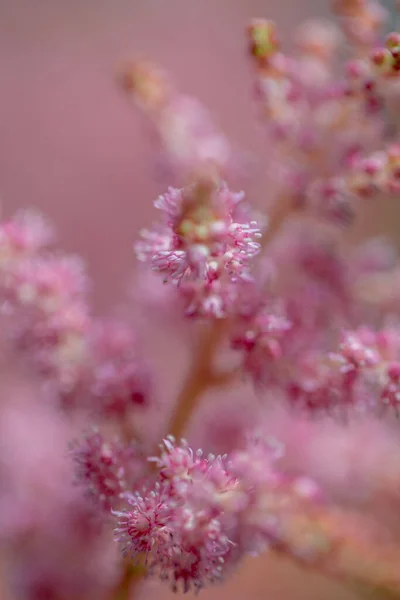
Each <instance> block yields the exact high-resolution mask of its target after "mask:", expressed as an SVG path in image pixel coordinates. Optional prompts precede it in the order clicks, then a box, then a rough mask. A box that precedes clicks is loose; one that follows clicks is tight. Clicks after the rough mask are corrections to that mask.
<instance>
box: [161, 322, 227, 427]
mask: <svg viewBox="0 0 400 600" xmlns="http://www.w3.org/2000/svg"><path fill="white" fill-rule="evenodd" d="M226 322H227V321H226V319H218V320H216V321H213V322H212V323H211V325H210V326H207V328H206V330H205V331H204V333H203V337H202V339H201V340H200V342H199V344H198V346H197V348H196V352H195V355H194V357H193V363H192V367H191V368H190V371H189V373H188V376H187V378H186V381H185V382H184V384H183V387H182V390H181V392H180V394H179V396H178V399H177V402H176V406H175V409H174V411H173V413H172V417H171V420H170V423H169V426H168V433H170V434H171V435H173V436H174V437H176V438H179V437H180V436H181V435H182V433H183V430H184V428H185V426H186V424H187V423H188V421H189V420H190V417H191V415H192V413H193V411H194V409H195V407H196V405H197V401H198V398H199V397H200V395H201V394H202V393H203V392H204V391H205V390H206V389H207V388H208V387H212V386H213V385H214V374H213V371H212V359H213V355H214V351H215V349H216V348H217V346H218V344H219V342H220V341H221V338H222V335H223V333H224V331H225V328H226Z"/></svg>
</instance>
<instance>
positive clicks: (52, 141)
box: [0, 0, 399, 600]
mask: <svg viewBox="0 0 400 600" xmlns="http://www.w3.org/2000/svg"><path fill="white" fill-rule="evenodd" d="M327 14H328V0H0V99H1V100H0V106H1V109H0V196H1V204H2V211H3V214H6V215H8V214H11V213H12V212H13V211H14V210H15V209H16V208H20V207H31V206H33V207H37V208H39V209H40V210H42V211H44V212H45V213H46V214H47V215H48V216H49V217H50V218H51V219H52V220H53V221H54V223H55V224H56V226H57V229H58V231H59V234H60V244H61V245H62V246H63V248H65V250H67V251H69V252H74V253H79V254H81V255H82V256H83V257H84V259H85V261H86V262H87V265H88V270H89V273H90V277H91V279H92V281H93V302H94V307H95V310H96V311H98V312H101V313H103V312H107V311H110V310H114V309H113V307H115V306H117V307H118V306H124V309H123V310H126V306H127V305H129V302H128V300H127V299H129V295H130V294H131V293H132V281H133V273H134V268H135V263H134V256H133V252H132V244H133V242H134V240H135V238H136V236H137V231H138V229H139V228H140V227H142V226H143V225H145V224H147V223H149V222H150V220H151V219H152V215H153V208H152V201H153V199H154V198H155V196H156V195H157V194H158V193H160V192H161V191H163V189H164V188H165V182H163V181H161V180H160V178H159V177H158V176H157V169H156V159H157V153H155V148H154V145H153V142H152V138H151V135H150V132H149V129H148V125H147V123H146V122H145V120H143V118H142V116H141V115H140V114H139V113H138V112H137V111H136V110H135V108H134V107H133V106H132V104H131V103H130V102H129V101H128V100H127V98H126V97H124V95H123V94H122V93H121V91H120V90H119V89H118V86H117V85H116V80H115V73H116V69H117V67H118V65H119V63H120V62H121V61H123V60H125V59H129V58H132V57H136V56H138V55H139V56H144V57H147V58H150V59H152V60H155V61H158V62H160V63H162V64H163V65H164V66H165V67H166V68H167V69H168V70H169V71H170V73H171V76H172V77H173V79H174V80H175V82H176V84H177V85H178V87H180V88H181V89H182V90H183V91H185V92H187V93H189V94H192V95H194V96H197V97H198V98H199V99H200V100H201V101H202V102H203V103H204V104H205V105H206V106H208V107H209V108H210V109H211V110H212V112H213V114H214V116H215V119H216V122H217V123H218V124H219V125H220V126H221V128H222V129H223V130H224V131H225V132H226V133H227V134H228V135H229V136H230V138H231V139H232V141H233V143H234V144H235V146H236V147H237V148H239V149H240V151H241V152H243V156H246V157H247V158H249V164H250V177H249V178H248V180H246V191H247V194H248V197H249V199H250V200H251V201H252V202H254V203H258V204H259V205H260V206H262V205H263V203H264V202H265V200H266V196H267V194H268V190H267V188H266V185H265V184H266V177H265V168H264V167H265V165H266V163H267V161H268V148H267V147H265V144H264V141H263V136H262V132H261V131H260V129H259V125H258V124H257V120H256V118H255V112H256V111H255V108H254V106H253V103H252V97H251V81H252V75H251V72H250V69H249V65H248V62H247V58H246V45H245V35H244V28H245V25H246V23H247V22H248V20H249V18H251V17H254V16H265V17H269V18H272V19H275V20H277V21H278V22H279V27H280V30H281V37H282V38H283V39H284V38H286V39H287V40H288V43H289V44H290V35H291V31H292V30H293V27H294V26H295V24H296V23H298V22H299V21H300V20H302V19H305V18H308V17H311V16H312V17H315V16H322V17H325V16H326V15H327ZM247 158H246V159H247ZM398 214H399V213H398V211H397V212H396V208H395V207H393V206H390V205H389V204H387V203H384V201H383V203H382V204H380V205H379V206H373V207H370V208H368V209H367V210H366V213H365V217H364V219H363V221H362V222H361V224H360V225H359V230H358V232H356V235H358V236H360V235H365V233H366V232H367V231H371V232H375V233H380V232H384V231H387V232H389V233H390V234H391V235H392V236H394V237H399V233H398V231H397V229H398V218H397V217H398ZM139 314H140V317H141V318H142V319H143V320H145V318H146V315H145V314H143V311H141V312H140V313H139ZM157 329H158V333H157V332H153V333H152V334H151V335H150V336H149V337H151V338H152V340H153V343H150V346H151V347H152V349H153V350H154V360H155V362H156V364H157V368H158V369H160V373H162V375H160V377H161V381H162V393H163V394H165V395H167V396H168V395H172V394H173V393H174V389H175V387H174V386H176V382H177V381H179V374H180V373H181V372H182V370H183V369H184V368H185V354H186V353H185V349H184V346H183V345H182V342H181V341H179V340H178V339H176V340H175V339H174V336H173V331H172V330H171V328H169V329H168V328H167V329H166V330H164V331H162V332H161V334H160V333H159V327H157ZM154 340H156V343H154ZM237 393H244V392H243V390H242V391H240V392H237ZM88 560H90V557H88ZM141 595H142V596H143V598H152V599H153V598H154V599H158V598H160V599H162V598H167V597H168V596H169V592H168V590H165V589H164V588H161V587H160V586H159V585H157V584H155V583H149V584H146V585H145V586H143V588H142V591H141ZM202 597H203V598H204V600H208V599H211V598H220V599H224V598H229V599H230V600H236V599H237V600H239V599H242V598H243V599H244V598H249V599H254V600H257V599H260V600H261V599H263V598H269V599H271V600H281V599H282V600H285V599H287V600H292V599H293V600H303V599H304V600H306V599H307V600H314V599H315V600H317V599H322V598H323V599H326V600H330V599H332V600H334V599H335V600H336V599H343V600H346V599H350V598H352V597H353V596H352V595H351V594H350V592H348V591H345V590H344V589H342V588H341V587H340V586H338V585H334V584H332V583H329V582H327V581H325V580H324V579H323V578H320V577H318V576H317V575H315V574H312V573H304V572H301V571H299V570H297V569H296V568H294V567H293V566H292V565H290V564H288V563H286V562H285V561H281V560H276V559H270V558H267V559H266V558H261V559H258V560H252V561H248V564H247V565H246V566H245V567H244V568H243V570H242V571H241V572H240V573H238V574H237V575H236V576H235V577H234V578H233V579H232V580H231V581H230V582H229V583H227V584H226V586H224V587H222V588H216V589H215V590H211V591H207V592H203V594H202Z"/></svg>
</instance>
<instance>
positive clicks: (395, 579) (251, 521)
mask: <svg viewBox="0 0 400 600" xmlns="http://www.w3.org/2000/svg"><path fill="white" fill-rule="evenodd" d="M334 11H335V12H336V15H337V17H338V25H335V23H333V22H331V21H329V22H319V21H310V22H307V23H305V24H302V25H301V26H300V27H299V28H298V31H297V32H296V33H295V34H294V36H293V42H294V52H293V54H292V55H289V54H287V53H285V52H284V51H283V50H282V48H281V44H280V42H279V40H278V34H277V28H276V26H275V24H274V23H272V22H271V21H268V20H264V19H255V20H254V21H252V23H250V25H249V27H248V30H247V34H248V41H249V54H250V56H251V60H252V64H253V68H254V76H255V77H254V78H255V89H254V91H255V98H256V101H257V105H258V107H259V112H260V117H261V121H262V127H263V131H264V132H265V137H266V155H267V161H268V162H267V174H268V176H269V186H268V190H267V201H268V205H267V206H266V207H261V206H258V207H257V210H256V209H255V208H254V209H253V208H251V207H250V206H249V205H248V204H247V203H246V202H245V194H244V193H243V192H240V193H236V192H233V191H231V188H230V186H231V181H232V178H231V175H232V174H233V173H235V160H234V154H235V153H234V152H233V150H232V148H231V146H230V144H229V143H228V141H227V138H226V137H225V135H224V134H222V133H221V132H220V131H219V130H218V128H216V127H215V126H214V124H213V123H212V120H211V119H210V117H209V115H208V113H207V112H206V111H205V110H204V109H203V108H202V107H201V105H200V104H199V103H198V102H197V100H194V99H192V98H189V97H187V96H183V95H181V94H180V93H179V92H178V91H177V90H176V89H175V88H174V86H173V84H172V82H171V81H170V80H169V78H168V77H167V75H166V74H165V73H164V72H163V71H161V70H160V69H159V68H158V67H156V66H154V65H152V64H150V63H147V62H143V61H139V62H134V63H132V64H131V65H129V66H128V67H127V69H126V71H125V72H124V73H123V74H122V76H121V83H122V84H123V87H124V89H125V91H126V92H128V93H129V94H130V95H131V97H132V98H133V99H134V100H135V101H136V103H137V104H138V105H139V106H140V107H141V108H142V109H143V110H144V112H145V113H146V114H147V116H148V117H149V118H150V120H151V122H152V124H153V125H154V128H155V131H156V133H157V135H158V138H159V141H160V143H161V146H162V150H163V152H164V153H165V155H166V163H165V164H167V165H168V167H169V169H168V172H169V173H170V174H171V182H173V185H174V187H169V188H168V189H167V191H166V192H165V193H164V194H162V195H160V196H159V197H158V198H157V200H156V201H155V203H154V206H155V208H156V209H157V210H158V211H159V214H160V215H161V218H160V221H159V222H157V223H155V224H154V225H151V226H149V228H147V229H143V230H142V231H141V237H140V240H139V241H137V243H136V244H135V251H136V256H137V258H138V260H139V261H141V262H143V263H144V268H148V270H149V271H153V272H154V273H155V276H160V281H163V282H164V283H165V284H166V286H167V287H166V290H167V291H168V290H169V289H171V290H172V294H175V295H172V296H171V298H172V299H173V300H172V301H166V298H167V294H166V293H165V294H161V293H160V292H159V288H157V289H156V291H154V290H153V292H152V291H151V290H150V291H149V287H150V284H149V283H148V281H147V280H146V284H145V285H142V287H140V285H139V286H137V288H135V289H136V292H137V290H138V289H141V290H142V291H141V293H142V295H143V296H144V297H143V298H142V301H143V303H146V301H147V297H146V294H147V293H149V294H150V295H151V294H152V296H151V308H152V310H154V308H156V309H157V303H158V302H159V303H160V304H161V303H163V310H162V311H161V310H160V311H159V321H162V319H164V320H167V319H169V318H171V322H172V323H174V324H175V323H177V322H179V321H180V322H183V321H184V318H186V317H188V319H186V321H187V323H188V326H187V327H188V329H189V330H190V331H193V335H192V337H190V336H188V337H187V339H185V353H186V354H187V355H188V356H189V358H190V361H189V366H188V368H187V373H184V375H183V382H182V386H181V390H180V392H179V393H178V396H177V399H176V401H175V402H173V403H171V404H169V405H167V402H166V403H164V404H162V403H161V402H157V400H158V399H157V398H154V397H155V396H156V395H157V394H156V390H157V386H153V380H154V379H155V374H153V373H152V372H151V371H150V369H149V366H148V363H147V360H146V359H145V358H144V357H143V350H142V347H141V345H140V343H139V341H138V339H137V336H136V332H135V326H133V327H132V326H131V325H130V324H129V323H128V322H125V321H124V320H115V319H107V318H106V317H94V316H93V314H92V312H91V309H90V302H89V301H90V295H89V285H88V278H87V276H86V273H85V269H84V266H83V263H82V261H81V260H80V259H77V258H76V257H74V256H67V255H64V254H61V253H59V252H57V251H56V250H55V249H54V246H53V241H54V240H53V234H52V230H51V228H50V227H49V226H48V225H47V223H46V222H45V221H44V220H43V219H42V218H41V217H39V216H38V215H36V214H34V213H28V212H26V213H19V214H17V215H16V216H15V217H14V218H13V219H11V220H9V221H4V222H2V223H1V224H0V317H1V320H2V325H3V332H4V336H3V337H4V340H3V341H4V354H5V355H6V356H7V357H8V360H9V363H11V364H12V366H13V367H15V368H16V370H18V372H22V373H23V374H24V377H26V381H27V383H28V386H29V387H30V388H31V390H33V392H32V393H31V397H30V399H29V400H27V399H26V398H25V399H23V400H18V401H17V400H16V401H15V402H11V401H8V400H7V399H5V401H4V403H2V404H1V405H0V439H1V444H2V452H1V453H0V507H1V509H2V510H0V544H3V545H4V546H6V545H7V544H8V545H9V547H10V548H11V554H12V558H11V561H10V562H12V564H13V569H12V574H11V575H10V580H11V582H10V585H11V586H12V587H13V589H18V585H19V590H20V593H21V594H22V596H23V597H26V598H29V599H32V600H34V599H37V600H43V599H44V598H45V599H49V600H64V598H71V597H74V598H82V599H83V598H84V597H100V598H104V600H107V599H108V600H125V599H126V598H128V597H129V594H130V593H131V591H132V590H131V586H132V585H133V584H134V583H137V582H140V578H141V572H140V568H141V569H142V571H146V574H148V575H155V576H157V577H158V578H160V579H161V580H162V581H168V582H169V583H170V585H171V586H172V588H173V589H174V590H179V589H182V590H183V591H185V592H186V591H187V590H190V589H194V590H200V589H202V588H203V587H205V586H207V585H209V584H211V583H214V582H218V581H221V580H223V579H224V578H225V576H226V575H228V574H229V573H230V572H231V571H232V570H233V569H235V568H236V567H237V565H238V563H240V561H241V560H242V559H243V558H244V557H245V556H247V555H249V554H250V555H259V554H260V553H262V552H264V551H265V550H270V551H273V552H276V553H281V554H285V555H287V556H289V557H290V558H291V559H293V560H295V561H297V562H298V563H300V564H302V565H306V566H307V567H313V568H314V569H317V570H320V571H322V572H324V573H325V574H328V575H332V576H335V577H339V578H342V579H343V580H345V581H346V582H347V581H350V583H352V584H356V585H361V586H363V588H365V586H367V587H368V588H370V589H374V590H375V589H378V590H379V591H382V593H384V594H386V593H387V594H389V595H391V594H396V595H398V594H399V593H400V576H399V569H398V565H399V562H400V531H399V527H398V525H397V526H396V524H397V522H398V516H399V514H398V498H399V493H398V473H399V469H400V453H399V451H398V449H397V442H396V441H395V440H396V439H397V438H396V437H395V435H396V434H395V433H394V431H395V430H396V423H393V421H395V419H394V418H393V417H396V416H398V414H399V412H400V329H399V317H400V311H399V306H400V262H399V259H398V255H397V251H396V249H395V246H394V244H391V243H390V242H386V241H384V240H383V239H382V238H378V237H377V238H371V239H368V240H361V241H359V242H357V243H356V242H354V241H352V240H351V236H350V235H348V232H349V231H351V227H352V225H353V224H354V223H355V222H356V221H357V219H358V217H359V215H360V214H362V213H363V211H365V210H366V208H367V207H368V206H369V205H370V204H372V203H375V204H378V203H380V204H382V203H384V202H385V200H386V199H388V200H389V199H390V200H392V199H393V198H397V197H398V196H399V194H400V140H399V136H398V128H397V124H396V122H397V123H398V106H399V98H400V35H399V34H398V33H390V34H389V35H383V33H382V30H383V25H384V21H385V13H384V11H383V10H382V9H381V7H380V6H379V5H378V4H377V3H376V2H375V1H374V0H338V1H336V2H334ZM343 47H345V48H346V49H347V50H348V54H349V57H348V58H349V59H348V60H346V61H344V64H343V61H342V60H341V50H342V48H343ZM396 107H397V111H396ZM227 182H229V185H228V183H227ZM232 187H234V186H232ZM264 209H265V210H264ZM264 212H265V213H266V216H264ZM139 283H140V282H139ZM175 300H179V301H176V302H175ZM149 311H150V303H149ZM160 317H162V319H161V318H160ZM179 332H180V331H179ZM190 342H191V343H192V348H190V347H189V346H190ZM17 359H18V360H17ZM182 370H183V369H182V368H180V372H182ZM3 374H4V378H5V379H6V376H7V377H8V376H10V374H9V373H7V368H4V369H3ZM10 377H11V376H10ZM11 379H12V377H11ZM246 380H250V382H251V384H252V387H253V390H254V393H253V394H252V392H251V391H249V389H250V388H249V387H246V386H245V384H246ZM157 383H158V382H157ZM231 384H233V385H231ZM242 384H243V385H242ZM10 385H11V384H10ZM229 386H231V387H230V389H229V393H227V394H226V398H227V401H226V402H225V404H223V398H221V395H220V394H216V395H215V398H214V401H215V402H214V403H211V402H210V403H209V405H208V406H209V413H208V419H209V421H210V423H211V425H210V427H208V426H207V419H206V417H205V413H202V412H201V411H199V413H197V412H196V409H197V406H198V404H199V402H200V400H201V396H202V394H204V393H206V392H212V391H213V390H214V391H215V389H216V388H219V391H221V389H222V388H228V387H229ZM158 388H159V389H161V388H162V385H160V386H158ZM10 389H12V385H11V387H10ZM240 394H241V395H242V403H240V402H239V401H238V400H237V396H238V395H240ZM9 395H10V396H12V394H11V392H10V394H9ZM17 396H18V394H16V397H17ZM32 396H35V397H36V396H37V397H39V398H40V400H41V404H40V411H39V410H36V408H35V404H34V402H33V400H32ZM243 399H244V400H245V403H244V402H243ZM221 406H223V408H222V409H221ZM164 408H165V414H164ZM18 411H21V418H20V419H18ZM199 415H200V416H199ZM30 423H32V427H30ZM156 425H160V427H159V430H158V431H157V433H156V434H154V430H155V429H156ZM189 425H190V426H191V429H189ZM186 428H188V429H189V431H188V435H190V436H191V435H193V437H194V438H196V436H197V440H199V442H200V443H198V444H197V443H196V444H192V443H190V444H189V442H186V441H181V442H179V443H178V442H176V441H175V440H179V439H181V438H182V436H183V435H184V434H185V429H186ZM161 429H163V431H161ZM82 432H85V433H84V434H82ZM156 436H158V437H157V439H156ZM216 437H218V438H219V439H218V440H216V439H215V438H216ZM55 438H58V442H59V444H60V445H61V446H62V452H61V453H60V452H59V453H57V452H55V453H54V455H53V454H52V450H49V447H50V446H51V445H52V444H53V445H54V442H55ZM364 438H368V439H364ZM72 439H74V440H75V441H74V442H73V443H71V448H70V452H69V453H68V456H67V457H65V453H64V445H66V442H67V440H72ZM160 439H164V442H163V444H161V446H160V448H159V450H157V451H156V452H155V451H154V447H153V446H156V445H157V442H158V441H159V440H160ZM197 440H196V441H197ZM192 441H193V440H192ZM366 443H368V449H365V448H364V445H365V444H366ZM25 445H26V447H27V450H25ZM215 445H218V448H222V449H223V450H222V454H221V455H214V454H213V453H212V450H213V447H214V448H215ZM193 446H194V447H196V446H201V447H202V448H203V450H198V451H194V450H193V449H192V448H193ZM21 448H24V450H21ZM369 448H371V450H369ZM372 449H373V452H372ZM58 450H59V448H58ZM367 450H368V451H367ZM46 452H47V453H48V455H47V459H46ZM149 457H150V458H149ZM377 457H379V460H378V458H377ZM64 459H65V460H64ZM72 471H73V472H72ZM74 480H75V483H76V484H78V485H77V486H74V485H73V481H74ZM353 482H356V483H357V486H356V487H357V493H350V492H349V488H353V487H354V486H353V485H352V483H353ZM24 486H25V487H26V489H25V487H24ZM112 529H114V539H113V537H112V535H111V533H112ZM115 542H117V543H115ZM119 547H120V548H119ZM0 549H1V548H0ZM119 549H122V553H123V555H124V559H122V558H121V557H120V553H116V551H117V550H119ZM2 555H3V553H2V552H0V556H1V557H2ZM89 563H90V565H92V566H90V565H89ZM88 565H89V566H88ZM0 591H1V590H0Z"/></svg>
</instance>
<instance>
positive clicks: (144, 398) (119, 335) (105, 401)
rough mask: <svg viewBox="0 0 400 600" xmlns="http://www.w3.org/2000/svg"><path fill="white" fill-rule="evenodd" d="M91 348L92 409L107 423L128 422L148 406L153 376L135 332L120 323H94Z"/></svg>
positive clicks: (90, 342)
mask: <svg viewBox="0 0 400 600" xmlns="http://www.w3.org/2000/svg"><path fill="white" fill-rule="evenodd" d="M89 346H90V357H91V362H92V374H91V384H90V393H91V394H92V395H93V403H92V406H91V408H93V410H94V411H95V412H97V414H98V415H99V416H100V417H101V418H103V419H104V418H110V417H113V418H117V419H127V418H129V414H130V413H131V412H132V410H133V409H138V408H140V407H145V406H147V405H148V403H149V401H150V399H151V393H152V392H151V374H150V370H149V368H148V366H147V365H146V364H145V362H144V361H143V359H142V357H141V356H140V355H139V349H138V342H137V339H136V337H135V335H134V332H133V331H132V328H130V327H129V326H128V325H127V324H126V323H123V322H118V321H111V322H99V323H94V324H93V332H92V334H91V335H90V337H89Z"/></svg>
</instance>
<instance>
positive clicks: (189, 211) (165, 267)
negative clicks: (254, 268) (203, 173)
mask: <svg viewBox="0 0 400 600" xmlns="http://www.w3.org/2000/svg"><path fill="white" fill-rule="evenodd" d="M205 194H206V197H204V195H205ZM242 200H243V194H234V193H232V192H230V191H229V189H228V188H227V186H226V185H225V184H220V185H219V186H216V187H215V188H211V189H210V190H207V188H205V189H204V188H203V186H202V185H201V184H200V185H198V186H191V187H189V188H187V189H185V190H175V189H170V190H169V191H168V192H167V193H166V194H165V195H163V196H160V198H158V200H157V201H156V202H155V206H156V208H158V209H159V210H161V211H162V212H163V216H164V224H163V225H162V226H160V227H155V228H154V229H153V230H144V231H143V232H142V236H143V241H141V242H139V243H138V244H137V246H136V251H137V256H138V258H139V260H149V261H151V264H152V268H153V270H155V271H158V272H160V273H161V274H163V275H164V277H165V281H167V280H168V279H172V280H173V281H174V282H175V283H176V284H177V285H178V286H179V288H180V292H181V293H182V294H183V295H184V297H185V298H186V301H187V307H186V314H187V315H188V316H197V317H199V316H201V317H217V318H224V317H226V316H228V315H229V314H230V313H231V312H232V310H233V309H234V305H235V302H236V301H237V298H238V295H239V294H240V284H243V283H248V282H249V281H251V280H252V278H251V271H250V265H251V260H252V259H253V258H254V257H255V256H256V255H257V254H258V252H259V251H260V244H259V242H258V241H257V240H258V239H259V238H260V237H261V232H260V230H259V228H258V227H257V223H256V222H255V221H244V222H241V220H240V218H242V219H243V217H244V215H243V211H241V212H242V214H240V213H239V214H237V213H238V208H237V207H238V205H239V203H241V202H242Z"/></svg>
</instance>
